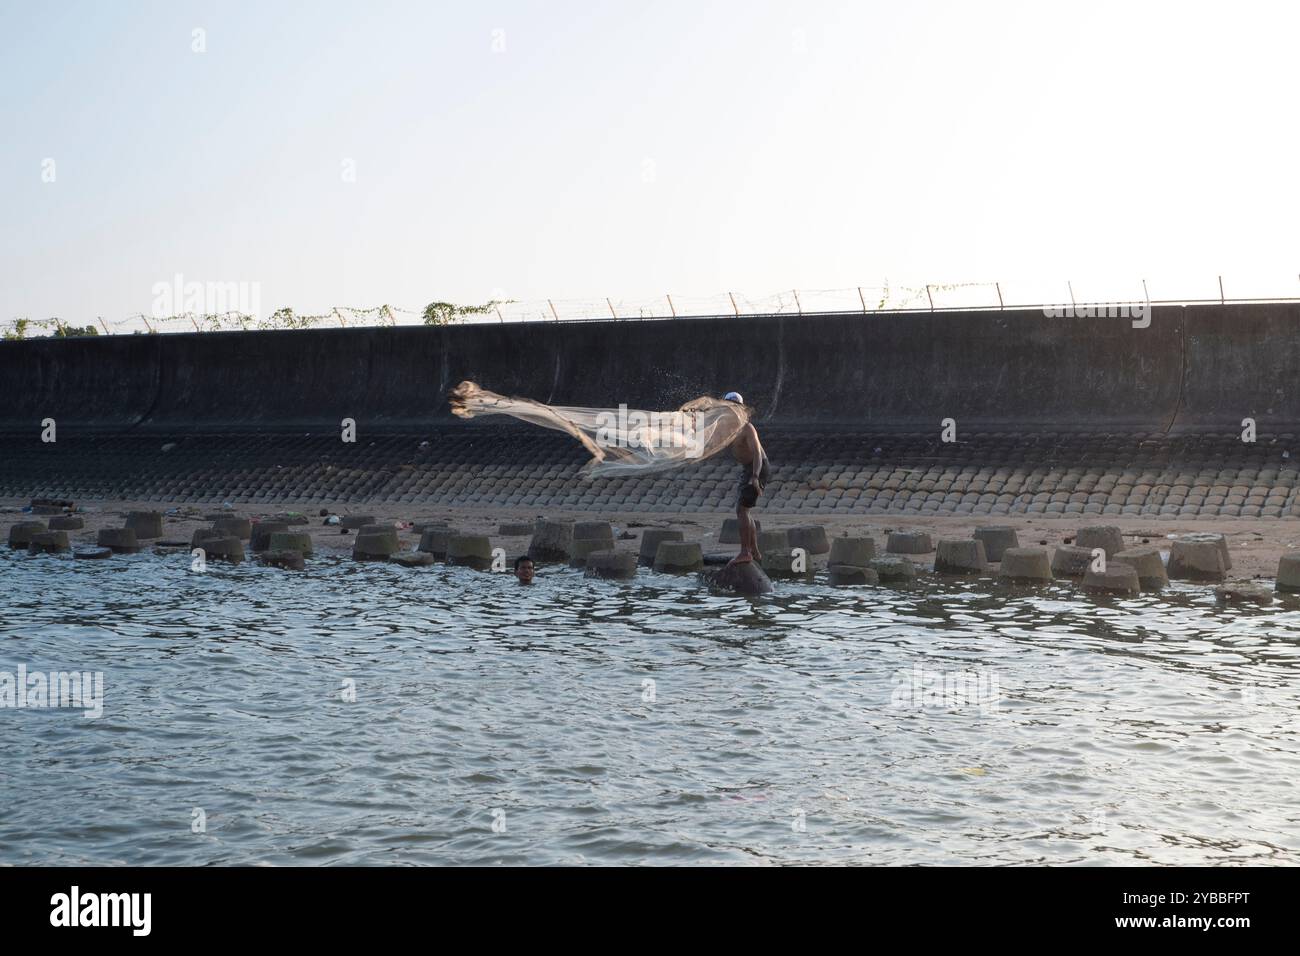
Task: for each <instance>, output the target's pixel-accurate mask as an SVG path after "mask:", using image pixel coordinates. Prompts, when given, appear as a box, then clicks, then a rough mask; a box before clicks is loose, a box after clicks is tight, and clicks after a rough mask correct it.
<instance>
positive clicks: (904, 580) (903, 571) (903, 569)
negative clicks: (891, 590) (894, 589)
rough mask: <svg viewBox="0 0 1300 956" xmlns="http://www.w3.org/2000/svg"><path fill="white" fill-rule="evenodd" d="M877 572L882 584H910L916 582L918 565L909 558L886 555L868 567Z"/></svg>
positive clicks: (876, 559)
mask: <svg viewBox="0 0 1300 956" xmlns="http://www.w3.org/2000/svg"><path fill="white" fill-rule="evenodd" d="M867 567H869V568H871V570H873V571H875V572H876V576H877V577H878V578H879V579H880V583H881V584H908V583H910V582H912V581H915V580H916V565H915V564H913V563H912V562H911V561H909V560H908V559H907V558H900V557H896V556H894V555H885V556H884V557H881V558H874V559H872V560H871V562H870V563H869V564H868V565H867Z"/></svg>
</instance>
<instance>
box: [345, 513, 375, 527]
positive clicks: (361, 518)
mask: <svg viewBox="0 0 1300 956" xmlns="http://www.w3.org/2000/svg"><path fill="white" fill-rule="evenodd" d="M374 523H375V516H374V515H344V516H343V520H342V521H340V522H339V528H340V529H341V530H343V531H357V530H359V529H361V528H364V527H365V526H366V525H368V524H374Z"/></svg>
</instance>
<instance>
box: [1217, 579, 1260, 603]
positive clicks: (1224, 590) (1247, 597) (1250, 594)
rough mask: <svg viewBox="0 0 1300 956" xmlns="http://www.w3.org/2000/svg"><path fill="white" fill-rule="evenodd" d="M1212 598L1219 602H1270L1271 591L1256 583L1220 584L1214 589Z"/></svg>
mask: <svg viewBox="0 0 1300 956" xmlns="http://www.w3.org/2000/svg"><path fill="white" fill-rule="evenodd" d="M1214 599H1215V600H1216V601H1218V602H1219V603H1220V604H1272V603H1273V592H1272V591H1269V590H1268V589H1267V588H1262V587H1260V586H1259V585H1258V584H1247V583H1244V582H1237V583H1235V584H1220V585H1219V586H1218V587H1217V588H1215V589H1214Z"/></svg>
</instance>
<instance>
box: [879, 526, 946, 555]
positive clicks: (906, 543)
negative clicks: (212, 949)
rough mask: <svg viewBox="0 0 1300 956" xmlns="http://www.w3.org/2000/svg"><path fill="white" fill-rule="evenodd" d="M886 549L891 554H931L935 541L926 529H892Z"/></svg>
mask: <svg viewBox="0 0 1300 956" xmlns="http://www.w3.org/2000/svg"><path fill="white" fill-rule="evenodd" d="M885 550H886V551H887V552H888V553H890V554H929V553H930V552H931V551H933V550H934V543H933V542H932V541H931V540H930V535H929V534H927V533H926V532H924V531H891V532H889V539H888V540H887V541H886V542H885Z"/></svg>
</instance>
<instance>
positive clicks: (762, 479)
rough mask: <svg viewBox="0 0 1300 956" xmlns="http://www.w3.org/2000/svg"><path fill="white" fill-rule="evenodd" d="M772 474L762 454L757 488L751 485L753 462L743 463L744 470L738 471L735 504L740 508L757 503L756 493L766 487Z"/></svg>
mask: <svg viewBox="0 0 1300 956" xmlns="http://www.w3.org/2000/svg"><path fill="white" fill-rule="evenodd" d="M771 476H772V468H771V466H770V465H769V463H768V460H767V456H766V455H764V456H763V462H762V465H761V466H760V467H759V469H758V488H757V489H755V488H754V486H753V485H751V484H750V483H749V482H750V479H752V478H753V477H754V466H753V464H752V463H751V464H748V465H745V467H744V470H743V471H742V472H741V473H740V497H739V498H738V499H737V502H736V503H737V504H738V505H740V507H742V508H752V507H754V505H756V504H758V493H759V492H760V491H762V490H763V489H764V488H766V487H767V481H768V479H769V478H770V477H771Z"/></svg>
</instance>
